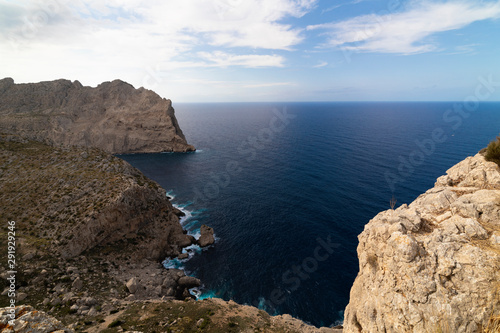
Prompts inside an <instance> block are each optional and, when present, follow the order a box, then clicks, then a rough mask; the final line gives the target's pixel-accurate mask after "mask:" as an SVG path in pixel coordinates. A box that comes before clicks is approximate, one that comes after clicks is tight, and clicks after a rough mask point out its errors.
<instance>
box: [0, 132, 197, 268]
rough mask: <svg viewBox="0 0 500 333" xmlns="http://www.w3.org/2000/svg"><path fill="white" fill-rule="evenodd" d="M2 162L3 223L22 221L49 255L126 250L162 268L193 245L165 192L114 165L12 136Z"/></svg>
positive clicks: (4, 143) (1, 141)
mask: <svg viewBox="0 0 500 333" xmlns="http://www.w3.org/2000/svg"><path fill="white" fill-rule="evenodd" d="M0 157H1V159H0V161H2V162H0V168H1V173H0V178H1V179H2V182H1V183H0V199H1V201H2V208H3V209H2V212H1V213H0V217H1V218H3V219H5V220H9V221H10V220H17V221H18V226H17V227H18V228H19V229H21V230H26V231H25V232H23V233H22V234H24V235H30V236H31V238H33V239H35V238H38V239H40V240H39V243H38V245H42V244H43V245H45V246H46V250H48V249H50V251H53V252H56V253H58V254H59V255H61V256H63V257H65V258H72V257H75V256H78V255H80V254H82V253H83V252H85V251H90V250H93V249H94V248H96V247H103V246H112V247H113V248H119V247H120V246H126V247H127V251H126V252H127V253H129V254H131V255H132V256H133V257H134V258H141V259H142V258H147V259H151V260H163V259H164V258H165V257H166V256H177V255H179V254H180V253H181V250H182V248H183V247H185V246H188V245H190V244H191V243H193V239H192V238H191V236H189V235H186V234H185V233H184V231H183V229H182V227H181V225H180V223H179V218H178V216H177V214H176V211H175V209H174V207H173V206H172V204H171V203H170V201H169V200H168V199H167V197H166V195H165V190H164V189H162V188H161V187H160V186H159V185H158V184H157V183H155V182H153V181H151V180H149V179H147V178H146V177H145V176H144V175H143V174H142V173H141V172H140V171H139V170H137V169H135V168H133V167H132V166H131V165H130V164H128V163H127V162H125V161H123V160H121V159H119V158H117V157H114V156H112V155H110V154H107V153H105V152H102V151H100V150H98V149H85V148H76V147H75V148H71V149H61V148H53V147H50V146H47V145H45V144H42V143H38V142H34V141H28V140H25V139H21V138H19V137H15V136H8V135H7V136H5V135H4V136H2V137H0ZM14 193H16V195H15V196H14V195H13V194H14ZM33 203H36V205H35V206H33ZM26 207H31V208H30V209H26ZM112 244H115V245H112ZM120 244H121V245H120ZM37 250H39V251H40V250H42V248H40V246H39V247H38V249H37Z"/></svg>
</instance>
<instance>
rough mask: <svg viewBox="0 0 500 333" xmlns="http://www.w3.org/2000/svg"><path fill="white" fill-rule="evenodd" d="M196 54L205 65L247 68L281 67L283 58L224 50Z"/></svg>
mask: <svg viewBox="0 0 500 333" xmlns="http://www.w3.org/2000/svg"><path fill="white" fill-rule="evenodd" d="M198 56H199V57H200V58H202V59H205V60H207V61H208V64H207V66H214V67H228V66H242V67H247V68H257V67H283V62H284V60H285V59H284V58H283V57H281V56H277V55H255V54H244V55H235V54H228V53H225V52H221V51H217V52H211V53H210V52H199V53H198Z"/></svg>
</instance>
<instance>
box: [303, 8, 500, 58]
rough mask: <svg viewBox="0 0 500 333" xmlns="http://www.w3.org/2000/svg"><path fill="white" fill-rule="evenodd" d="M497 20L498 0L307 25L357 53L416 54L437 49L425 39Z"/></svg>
mask: <svg viewBox="0 0 500 333" xmlns="http://www.w3.org/2000/svg"><path fill="white" fill-rule="evenodd" d="M499 17H500V1H493V2H492V1H480V2H479V1H471V0H466V1H459V2H456V1H453V2H452V1H446V2H439V3H436V2H430V1H418V2H414V3H412V4H411V5H410V6H409V7H408V8H406V10H404V11H401V12H398V13H392V14H390V13H389V14H388V13H387V12H385V13H383V14H371V15H363V16H358V17H354V18H351V19H347V20H344V21H340V22H332V23H326V24H319V25H310V26H308V27H307V29H308V30H316V29H324V30H326V31H327V33H326V34H327V35H328V36H329V39H328V42H327V45H329V46H333V47H340V48H343V49H345V50H353V51H359V52H383V53H398V54H415V53H423V52H429V51H433V50H436V49H438V45H436V44H435V43H433V42H431V41H429V40H428V37H429V36H431V35H433V34H436V33H439V32H444V31H449V30H455V29H460V28H463V27H465V26H467V25H469V24H471V23H473V22H476V21H482V20H487V19H495V18H499Z"/></svg>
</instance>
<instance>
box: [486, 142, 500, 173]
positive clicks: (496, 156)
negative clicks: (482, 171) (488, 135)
mask: <svg viewBox="0 0 500 333" xmlns="http://www.w3.org/2000/svg"><path fill="white" fill-rule="evenodd" d="M482 152H483V153H484V158H485V159H486V160H487V161H490V162H495V163H496V164H498V165H499V166H500V136H497V139H496V140H494V141H491V142H490V143H489V144H488V147H486V148H485V149H483V150H482Z"/></svg>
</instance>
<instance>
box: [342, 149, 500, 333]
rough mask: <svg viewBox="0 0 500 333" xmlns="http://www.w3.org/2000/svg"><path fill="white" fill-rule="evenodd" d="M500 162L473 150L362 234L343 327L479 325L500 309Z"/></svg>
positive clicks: (455, 328) (463, 328)
mask: <svg viewBox="0 0 500 333" xmlns="http://www.w3.org/2000/svg"><path fill="white" fill-rule="evenodd" d="M498 235H500V169H499V167H498V166H497V165H496V164H495V163H492V162H487V161H486V160H485V159H484V157H483V156H482V155H480V154H477V155H476V156H474V157H469V158H467V159H465V160H464V161H462V162H460V163H458V164H457V165H455V166H454V167H452V168H451V169H449V170H448V171H447V175H445V176H442V177H440V178H438V180H437V182H436V184H435V187H434V188H432V189H430V190H428V191H427V192H426V193H424V194H422V195H421V196H419V197H418V198H417V199H416V200H415V201H414V202H413V203H411V204H410V205H409V206H408V205H402V206H401V207H399V208H398V209H396V210H394V211H393V210H387V211H384V212H381V213H379V214H378V215H377V216H376V217H375V218H373V219H372V220H371V221H370V222H369V223H368V224H367V225H366V226H365V229H364V231H363V232H362V233H361V234H360V235H359V237H358V238H359V245H358V258H359V273H358V276H357V277H356V280H355V282H354V284H353V286H352V289H351V295H350V302H349V305H348V306H347V308H346V311H345V321H344V332H398V333H399V332H439V331H440V330H441V331H448V332H457V333H461V332H463V333H469V332H470V333H471V332H479V331H481V329H484V328H485V327H486V326H487V325H488V320H489V319H490V318H492V317H493V316H495V315H496V316H497V315H498V314H499V311H500V294H499V290H500V289H499V287H500V244H499V242H498Z"/></svg>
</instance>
